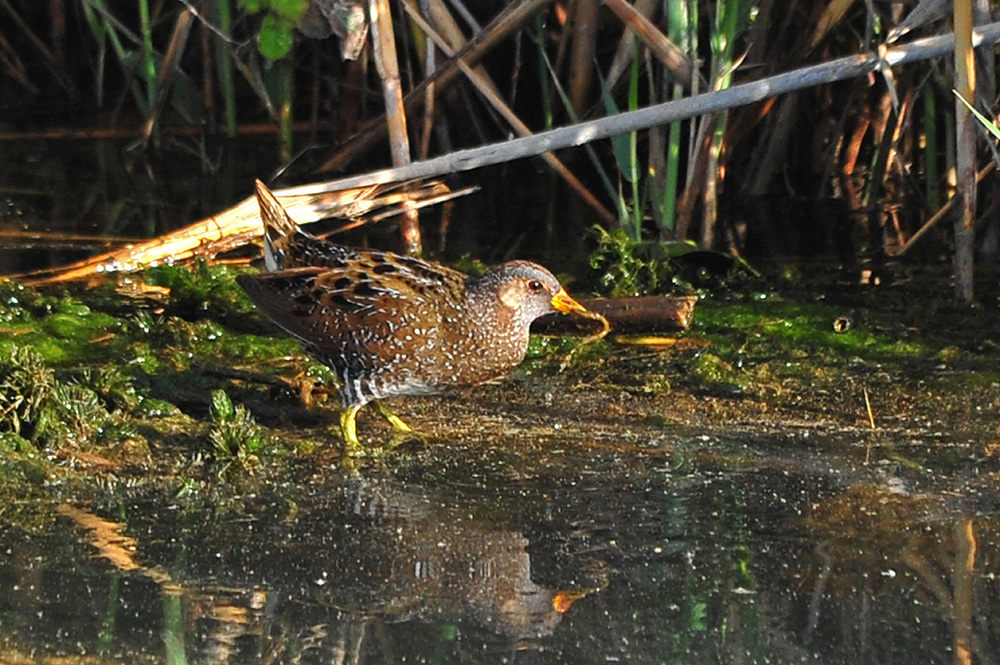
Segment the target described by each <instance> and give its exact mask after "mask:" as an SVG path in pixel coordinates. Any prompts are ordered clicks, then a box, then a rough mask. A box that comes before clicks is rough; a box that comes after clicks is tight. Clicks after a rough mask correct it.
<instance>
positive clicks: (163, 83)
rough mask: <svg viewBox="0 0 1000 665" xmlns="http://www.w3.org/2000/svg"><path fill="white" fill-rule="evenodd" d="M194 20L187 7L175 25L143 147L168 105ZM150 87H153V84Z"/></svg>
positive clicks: (148, 117)
mask: <svg viewBox="0 0 1000 665" xmlns="http://www.w3.org/2000/svg"><path fill="white" fill-rule="evenodd" d="M193 20H194V13H193V12H192V11H191V10H190V9H188V8H186V7H185V8H184V9H182V10H181V13H180V15H178V16H177V22H176V23H175V24H174V32H173V34H172V35H171V36H170V45H169V46H168V47H167V54H166V55H165V56H164V58H163V65H162V66H161V67H160V71H159V74H158V76H157V78H156V93H155V100H156V101H155V102H154V103H153V106H152V108H151V109H150V110H149V114H148V115H147V117H146V121H145V122H144V123H143V126H142V143H143V146H145V145H146V144H148V143H149V139H150V137H151V136H152V135H153V127H155V125H156V119H157V118H158V117H160V112H161V111H162V110H163V106H164V105H165V104H166V103H167V96H168V95H167V93H168V92H170V86H171V84H172V83H173V81H174V76H175V74H176V73H177V69H178V63H179V61H180V57H181V55H183V53H184V46H185V45H186V44H187V40H188V36H190V34H191V25H192V22H193ZM150 85H151V86H152V83H151V84H150Z"/></svg>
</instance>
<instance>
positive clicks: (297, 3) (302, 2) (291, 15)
mask: <svg viewBox="0 0 1000 665" xmlns="http://www.w3.org/2000/svg"><path fill="white" fill-rule="evenodd" d="M308 8H309V0H271V11H273V12H274V13H275V14H277V15H278V16H280V17H281V18H284V19H286V20H290V21H292V22H295V21H298V20H299V19H300V18H302V15H303V14H305V13H306V9H308Z"/></svg>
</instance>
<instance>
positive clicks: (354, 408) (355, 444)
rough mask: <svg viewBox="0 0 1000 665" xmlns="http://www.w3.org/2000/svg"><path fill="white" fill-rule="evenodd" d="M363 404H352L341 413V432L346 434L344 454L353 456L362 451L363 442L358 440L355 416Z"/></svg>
mask: <svg viewBox="0 0 1000 665" xmlns="http://www.w3.org/2000/svg"><path fill="white" fill-rule="evenodd" d="M361 406H362V405H361V404H352V405H351V406H349V407H347V408H346V409H344V412H343V413H341V414H340V433H341V434H343V436H344V455H348V456H351V457H354V456H357V455H358V454H360V453H361V442H360V441H358V426H357V424H356V423H355V422H354V418H355V416H357V415H358V411H360V410H361Z"/></svg>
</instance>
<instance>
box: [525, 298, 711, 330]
mask: <svg viewBox="0 0 1000 665" xmlns="http://www.w3.org/2000/svg"><path fill="white" fill-rule="evenodd" d="M579 302H580V304H581V305H583V306H584V307H586V308H587V309H589V310H591V311H592V312H596V313H598V314H602V315H604V317H605V318H606V319H607V320H608V322H609V323H610V324H611V332H612V333H633V334H634V333H654V332H671V331H677V330H685V329H686V328H687V327H688V326H690V325H691V317H692V316H693V314H694V305H695V303H696V302H698V297H697V296H681V297H670V296H642V297H639V298H590V299H587V298H583V299H581V300H580V301H579ZM600 327H601V326H600V323H599V322H597V321H592V320H590V319H583V318H580V317H578V316H567V315H565V314H549V315H547V316H543V317H542V318H540V319H538V320H537V321H535V323H534V324H533V325H532V326H531V332H533V333H542V334H546V335H558V334H574V333H575V334H582V335H588V334H592V333H594V332H596V331H597V330H598V329H599V328H600Z"/></svg>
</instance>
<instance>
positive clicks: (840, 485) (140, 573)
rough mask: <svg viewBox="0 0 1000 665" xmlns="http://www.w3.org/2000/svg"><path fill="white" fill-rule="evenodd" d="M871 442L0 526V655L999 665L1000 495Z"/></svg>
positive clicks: (903, 450) (692, 441)
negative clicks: (961, 653) (964, 653)
mask: <svg viewBox="0 0 1000 665" xmlns="http://www.w3.org/2000/svg"><path fill="white" fill-rule="evenodd" d="M835 438H836V440H834V439H835ZM864 438H865V434H864V433H863V432H847V433H844V432H841V433H839V434H837V435H836V436H834V435H833V434H830V433H824V432H823V431H821V430H803V431H800V432H796V433H789V432H781V433H777V434H774V433H772V434H759V435H751V436H747V435H725V436H722V435H715V434H712V433H707V434H706V433H698V432H680V431H677V432H674V433H672V434H670V435H669V436H668V437H667V439H661V440H659V441H656V442H651V443H650V444H649V447H648V450H645V451H644V450H636V449H634V448H630V449H628V450H627V451H623V450H616V449H615V448H614V447H613V446H607V447H594V446H589V447H588V446H580V445H579V442H575V441H570V440H568V439H567V440H566V442H565V445H560V442H558V441H555V442H548V443H546V444H545V445H544V446H543V447H540V448H538V447H536V448H532V449H528V450H498V449H496V447H494V446H492V445H491V444H490V443H488V442H483V443H481V444H462V445H455V446H446V445H442V444H435V445H429V446H428V447H426V448H424V449H420V450H417V451H415V452H414V453H412V454H411V455H410V456H408V457H405V458H402V459H396V460H395V461H392V460H390V461H389V463H383V462H375V463H371V464H368V465H364V466H363V468H362V470H361V471H360V472H359V473H357V474H344V473H341V472H340V471H337V470H335V469H333V468H324V467H321V466H319V465H318V463H317V462H315V461H313V460H311V461H309V462H307V463H303V465H302V468H299V469H297V470H296V472H295V474H294V475H295V477H294V478H287V479H285V480H283V481H274V482H271V483H269V484H267V485H266V486H265V488H264V489H260V488H257V489H255V490H254V491H253V492H250V493H245V494H241V493H239V492H236V491H235V490H234V491H233V492H232V493H230V494H227V495H225V496H221V495H220V496H214V497H208V496H202V495H199V494H198V493H197V492H195V493H191V492H184V491H181V492H177V488H176V487H174V488H172V489H171V490H170V491H169V492H166V491H161V490H156V489H142V488H133V489H131V490H116V491H114V492H113V493H112V495H111V497H112V498H111V499H109V500H108V501H106V502H103V503H101V504H99V505H78V504H74V503H73V502H68V501H67V502H59V501H53V502H52V504H51V505H50V506H48V507H47V508H43V509H42V511H41V515H40V516H37V517H36V519H35V520H34V521H33V522H32V525H31V526H27V525H26V524H25V523H24V522H27V521H28V520H24V519H22V521H21V523H20V524H19V525H18V526H14V525H13V523H11V522H4V523H3V524H4V525H3V526H0V538H2V543H3V545H2V548H0V647H2V649H3V653H5V654H7V655H5V656H2V657H0V661H5V662H29V661H30V662H54V660H56V659H62V658H65V660H60V661H59V662H88V663H90V662H109V663H111V662H113V663H119V662H121V663H134V662H169V663H220V662H230V663H261V664H263V663H386V662H401V663H402V662H417V663H438V662H441V663H516V662H520V663H609V662H611V663H613V662H628V663H667V662H676V663H702V662H705V663H890V662H891V663H899V662H913V663H949V662H959V661H958V659H957V658H956V653H955V651H954V643H955V635H956V631H957V632H958V634H959V635H960V636H961V635H969V634H971V636H972V637H971V639H969V640H967V643H968V644H970V645H971V649H972V653H973V656H974V660H975V662H984V663H988V662H993V661H994V660H995V657H994V656H993V654H994V653H996V651H995V648H996V647H997V645H998V643H1000V626H998V622H997V619H996V618H995V617H996V616H997V613H996V612H994V611H993V610H992V608H993V607H996V606H995V605H994V604H993V603H994V602H995V601H1000V585H998V583H997V581H996V579H995V576H996V574H997V558H998V557H997V555H998V553H1000V552H998V551H997V537H996V536H997V527H998V522H997V520H996V518H995V517H994V515H995V514H996V509H995V503H996V502H995V500H996V495H997V492H996V485H995V479H994V478H993V477H992V476H991V475H990V474H988V473H985V472H981V471H980V469H981V468H982V467H983V464H982V460H979V461H977V460H975V459H974V457H975V455H974V453H972V447H971V446H970V445H969V444H964V443H960V442H952V441H947V440H946V439H944V438H942V436H940V435H937V436H934V437H933V440H931V438H930V437H929V438H927V439H924V440H921V439H920V438H914V437H913V436H910V437H908V438H907V440H906V441H905V442H904V441H898V442H896V443H895V444H894V445H893V446H890V447H886V446H876V447H874V448H872V449H870V450H869V449H866V447H865V445H863V444H864ZM790 444H794V445H790ZM831 448H832V449H835V450H837V451H839V452H831ZM789 450H794V451H795V452H794V453H788V452H787V451H789ZM778 451H784V452H778ZM819 451H823V452H822V454H820V452H819ZM866 457H868V458H869V463H866V462H865V458H866ZM932 464H933V465H935V466H936V467H937V469H938V470H946V471H947V477H948V478H950V479H951V480H949V481H947V482H938V481H936V480H935V478H938V477H939V476H938V475H937V474H935V473H933V472H931V471H930V469H931V468H932V467H931V465H932ZM942 477H943V476H942ZM956 478H958V479H959V480H955V479H956ZM8 508H11V507H8Z"/></svg>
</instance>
